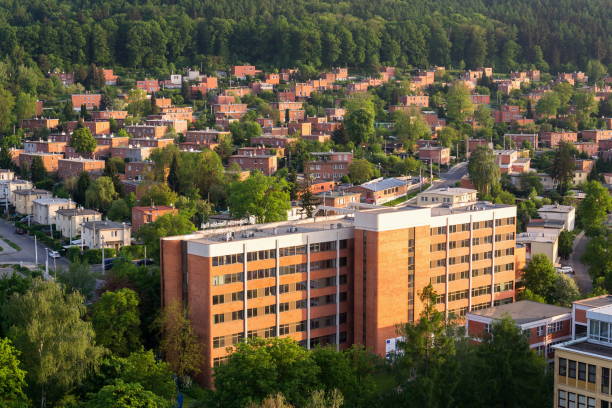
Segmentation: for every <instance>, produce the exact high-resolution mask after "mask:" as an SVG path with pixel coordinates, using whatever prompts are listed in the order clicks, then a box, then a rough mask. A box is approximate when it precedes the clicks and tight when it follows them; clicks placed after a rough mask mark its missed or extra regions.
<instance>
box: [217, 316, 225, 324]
mask: <svg viewBox="0 0 612 408" xmlns="http://www.w3.org/2000/svg"><path fill="white" fill-rule="evenodd" d="M224 321H225V314H223V313H219V314H216V315H215V324H218V323H223V322H224Z"/></svg>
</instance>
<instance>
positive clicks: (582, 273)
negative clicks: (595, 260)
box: [567, 231, 593, 295]
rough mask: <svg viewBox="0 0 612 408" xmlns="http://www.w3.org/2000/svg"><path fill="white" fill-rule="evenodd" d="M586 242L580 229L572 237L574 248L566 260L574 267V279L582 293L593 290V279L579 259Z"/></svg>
mask: <svg viewBox="0 0 612 408" xmlns="http://www.w3.org/2000/svg"><path fill="white" fill-rule="evenodd" d="M587 242H588V239H587V237H586V236H585V235H584V231H582V232H581V233H580V234H578V235H577V236H576V238H575V239H574V249H573V251H572V254H571V255H570V259H568V261H567V264H568V265H570V266H571V267H572V268H573V269H574V273H575V274H574V280H575V281H576V284H577V285H578V287H579V288H580V292H582V294H583V295H586V294H589V293H591V291H592V290H593V281H592V280H591V276H590V275H589V271H588V267H587V266H586V265H585V264H583V263H582V261H580V258H581V257H582V254H584V251H585V249H586V244H587Z"/></svg>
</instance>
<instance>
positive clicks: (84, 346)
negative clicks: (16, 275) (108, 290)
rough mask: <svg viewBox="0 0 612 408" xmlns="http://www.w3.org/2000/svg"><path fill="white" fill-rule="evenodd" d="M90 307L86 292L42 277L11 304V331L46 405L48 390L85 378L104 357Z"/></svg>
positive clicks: (29, 378) (31, 381)
mask: <svg viewBox="0 0 612 408" xmlns="http://www.w3.org/2000/svg"><path fill="white" fill-rule="evenodd" d="M85 311H86V309H85V305H84V304H83V296H82V295H80V294H79V293H70V294H67V293H66V292H65V290H64V289H63V287H62V286H61V285H58V284H57V283H54V282H51V281H49V282H46V281H43V280H42V279H38V278H37V279H35V280H34V282H33V285H32V288H31V289H29V290H28V291H27V292H26V293H25V294H23V295H16V296H14V297H13V298H12V299H11V301H10V302H9V304H8V305H7V313H6V315H5V317H6V318H7V320H8V326H9V327H10V329H9V335H8V337H9V338H10V339H11V340H12V341H13V343H14V344H15V347H17V349H19V351H21V354H22V356H23V357H22V362H23V368H24V369H25V370H26V372H27V377H26V379H27V381H28V384H29V385H30V386H31V387H33V391H34V392H33V394H32V395H35V396H36V398H37V399H39V401H40V402H41V406H43V407H44V406H45V403H46V401H47V398H48V396H51V397H53V396H57V395H58V394H57V391H62V390H66V389H68V388H69V387H71V386H73V385H75V384H79V382H80V381H82V380H83V379H84V378H85V376H87V375H88V374H89V372H90V370H92V369H94V368H95V367H96V366H97V365H98V363H99V359H100V356H101V353H102V350H101V348H99V347H97V346H96V345H95V342H94V336H95V334H94V331H93V328H92V327H91V323H89V322H86V321H84V320H83V317H84V315H85Z"/></svg>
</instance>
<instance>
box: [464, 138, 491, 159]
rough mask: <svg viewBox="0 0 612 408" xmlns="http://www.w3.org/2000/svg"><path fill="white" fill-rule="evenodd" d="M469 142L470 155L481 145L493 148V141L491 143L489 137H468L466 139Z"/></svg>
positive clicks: (468, 153) (468, 151)
mask: <svg viewBox="0 0 612 408" xmlns="http://www.w3.org/2000/svg"><path fill="white" fill-rule="evenodd" d="M466 144H467V155H468V157H470V154H472V153H474V152H475V151H476V149H478V148H479V147H480V146H486V147H488V148H490V149H493V143H491V142H490V141H489V140H487V139H468V140H467V141H466Z"/></svg>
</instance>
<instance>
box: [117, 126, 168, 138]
mask: <svg viewBox="0 0 612 408" xmlns="http://www.w3.org/2000/svg"><path fill="white" fill-rule="evenodd" d="M125 131H126V132H128V133H129V134H130V135H132V137H136V138H142V137H149V138H154V139H161V138H162V137H164V135H165V134H166V132H167V131H168V126H165V125H162V126H155V125H132V126H126V127H125Z"/></svg>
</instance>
